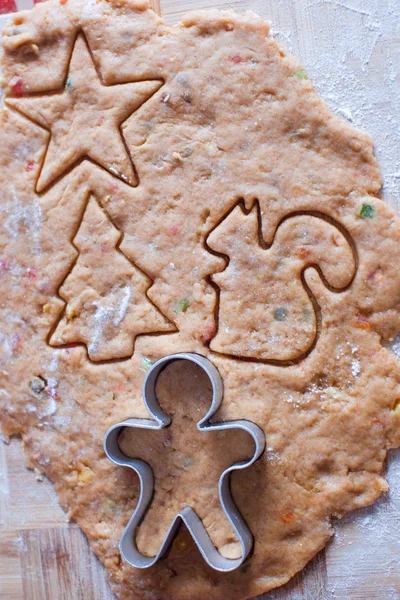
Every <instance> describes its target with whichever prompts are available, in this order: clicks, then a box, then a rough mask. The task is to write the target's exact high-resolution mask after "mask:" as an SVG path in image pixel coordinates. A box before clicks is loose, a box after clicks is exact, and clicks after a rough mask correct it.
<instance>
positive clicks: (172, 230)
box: [168, 225, 179, 235]
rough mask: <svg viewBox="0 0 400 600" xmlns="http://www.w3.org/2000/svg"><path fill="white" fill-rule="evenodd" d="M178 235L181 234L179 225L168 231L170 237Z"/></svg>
mask: <svg viewBox="0 0 400 600" xmlns="http://www.w3.org/2000/svg"><path fill="white" fill-rule="evenodd" d="M178 233H179V227H178V225H172V227H170V228H169V229H168V235H178Z"/></svg>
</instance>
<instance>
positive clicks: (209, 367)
mask: <svg viewBox="0 0 400 600" xmlns="http://www.w3.org/2000/svg"><path fill="white" fill-rule="evenodd" d="M176 360H187V361H190V362H192V363H195V364H197V365H198V366H199V367H201V368H202V369H203V371H205V373H206V374H207V375H208V377H209V380H210V382H211V385H212V402H211V407H210V409H209V411H208V412H207V414H206V415H205V416H204V417H203V418H202V419H201V420H200V421H199V422H198V423H197V429H198V430H199V431H210V430H214V431H221V430H226V429H242V430H244V431H246V432H247V433H248V434H249V435H251V437H252V438H253V441H254V445H255V450H254V454H253V456H252V458H250V459H249V460H247V461H240V462H237V463H235V464H233V465H232V466H230V467H228V468H227V469H225V471H224V472H223V473H222V475H221V476H220V478H219V484H218V491H219V499H220V502H221V506H222V509H223V511H224V513H225V515H226V517H227V518H228V520H229V522H230V524H231V526H232V528H233V530H234V532H235V534H236V536H237V538H238V540H239V543H240V546H241V556H240V558H235V559H230V558H225V557H224V556H222V554H220V552H219V551H218V550H217V548H216V547H215V546H214V544H213V542H212V541H211V539H210V537H209V535H208V533H207V531H206V528H205V527H204V525H203V522H202V521H201V519H200V517H199V516H198V515H197V513H196V512H195V511H194V509H193V508H191V507H190V506H185V507H184V508H183V509H182V510H180V511H179V512H178V513H177V514H176V515H175V517H174V519H173V521H172V523H171V525H170V527H169V529H168V532H167V534H166V536H165V537H164V539H163V541H162V543H161V546H160V549H159V551H158V553H157V554H156V556H154V557H149V556H145V555H144V554H142V553H141V552H140V551H139V550H138V548H137V545H136V531H137V528H138V527H139V525H140V523H141V521H142V520H143V518H144V516H145V514H146V511H147V509H148V508H149V506H150V503H151V501H152V497H153V493H154V474H153V470H152V468H151V467H150V465H149V464H148V463H147V462H145V461H143V460H141V459H137V458H130V457H128V456H126V455H125V454H124V453H123V452H122V451H121V449H120V447H119V444H118V438H119V436H120V434H121V432H122V431H123V429H125V428H126V427H132V428H141V429H153V430H154V429H162V428H164V427H167V426H168V425H169V424H170V423H171V418H170V417H169V416H168V415H167V414H166V413H164V411H163V410H162V409H161V407H160V405H159V404H158V400H157V397H156V391H155V390H156V382H157V378H158V376H159V374H160V373H161V371H162V370H163V369H164V368H165V367H166V366H167V365H168V364H170V363H171V362H173V361H176ZM222 398H223V384H222V379H221V376H220V374H219V372H218V370H217V369H216V367H215V366H214V365H213V364H212V363H211V362H210V361H209V360H208V359H207V358H205V357H204V356H200V355H199V354H192V353H182V354H173V355H170V356H166V357H164V358H162V359H161V360H159V361H158V362H156V363H155V364H154V365H153V366H152V368H151V369H150V370H149V371H148V373H147V375H146V378H145V380H144V383H143V400H144V403H145V405H146V407H147V409H148V411H149V412H150V414H151V416H152V417H154V420H153V419H127V420H126V421H123V422H121V423H118V424H117V425H114V426H113V427H111V429H109V430H108V432H107V433H106V436H105V439H104V448H105V451H106V454H107V456H108V457H109V458H110V459H111V460H112V461H113V462H114V463H115V464H117V465H120V466H125V467H130V468H131V469H133V470H134V471H135V472H136V473H137V475H138V476H139V481H140V495H139V501H138V504H137V506H136V509H135V511H134V513H133V515H132V517H131V519H130V521H129V523H128V525H127V526H126V528H125V531H124V533H123V534H122V537H121V541H120V551H121V555H122V557H123V558H124V560H126V561H127V562H128V563H129V564H131V565H132V566H134V567H136V568H138V569H145V568H147V567H151V566H153V565H155V563H156V562H157V561H158V560H159V559H160V558H161V557H162V556H164V555H165V554H166V552H167V551H168V549H169V547H170V545H171V543H172V541H173V539H174V537H175V536H176V534H177V533H178V529H179V527H180V525H181V523H182V522H183V523H184V524H185V525H186V527H187V529H188V531H189V533H190V534H191V536H192V538H193V540H194V542H195V544H196V545H197V547H198V549H199V550H200V553H201V554H202V556H203V558H204V560H205V561H206V563H207V564H208V565H209V566H210V567H212V568H213V569H216V570H217V571H222V572H229V571H233V570H235V569H237V568H238V567H240V565H241V564H243V562H244V561H245V560H246V558H247V557H248V555H249V553H250V552H251V550H252V548H253V543H254V539H253V535H252V533H251V531H250V529H249V528H248V526H247V524H246V522H245V520H244V519H243V517H242V515H241V514H240V512H239V509H238V508H237V506H236V504H235V502H234V500H233V497H232V495H231V490H230V475H231V473H232V472H233V471H238V470H241V469H246V468H247V467H250V465H252V464H253V463H254V462H255V461H256V460H257V459H258V458H260V456H261V455H262V453H263V451H264V448H265V436H264V433H263V431H262V430H261V429H260V428H259V427H258V426H257V425H255V424H254V423H252V422H251V421H247V420H236V421H225V422H219V423H210V418H211V417H212V416H213V415H214V413H215V412H216V411H217V409H218V408H219V406H220V404H221V402H222Z"/></svg>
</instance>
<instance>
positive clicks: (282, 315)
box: [274, 306, 288, 321]
mask: <svg viewBox="0 0 400 600" xmlns="http://www.w3.org/2000/svg"><path fill="white" fill-rule="evenodd" d="M287 316H288V311H287V308H285V307H284V306H280V307H279V308H276V309H275V311H274V319H275V321H285V320H286V317H287Z"/></svg>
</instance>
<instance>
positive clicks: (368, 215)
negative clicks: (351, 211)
mask: <svg viewBox="0 0 400 600" xmlns="http://www.w3.org/2000/svg"><path fill="white" fill-rule="evenodd" d="M359 215H360V217H361V218H362V219H372V218H373V217H374V216H375V209H374V207H373V206H371V204H365V203H363V204H362V206H361V208H360V212H359Z"/></svg>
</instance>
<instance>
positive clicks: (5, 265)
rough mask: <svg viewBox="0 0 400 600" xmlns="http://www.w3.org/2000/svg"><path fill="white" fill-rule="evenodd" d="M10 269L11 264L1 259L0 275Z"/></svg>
mask: <svg viewBox="0 0 400 600" xmlns="http://www.w3.org/2000/svg"><path fill="white" fill-rule="evenodd" d="M9 269H10V263H9V262H8V260H6V259H5V258H0V273H7V271H8V270H9Z"/></svg>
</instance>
